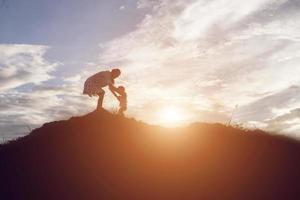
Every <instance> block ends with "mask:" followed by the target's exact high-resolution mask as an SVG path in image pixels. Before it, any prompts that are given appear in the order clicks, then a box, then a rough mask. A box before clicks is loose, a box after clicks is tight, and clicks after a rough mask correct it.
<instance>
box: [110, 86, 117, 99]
mask: <svg viewBox="0 0 300 200" xmlns="http://www.w3.org/2000/svg"><path fill="white" fill-rule="evenodd" d="M109 90H110V91H111V93H112V94H113V95H114V96H115V97H116V98H117V99H119V96H118V95H117V94H116V87H114V86H113V85H109Z"/></svg>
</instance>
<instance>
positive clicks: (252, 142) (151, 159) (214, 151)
mask: <svg viewBox="0 0 300 200" xmlns="http://www.w3.org/2000/svg"><path fill="white" fill-rule="evenodd" d="M0 199H43V200H47V199H65V200H66V199H72V200H76V199H89V200H90V199H130V200H133V199H149V200H156V199H162V200H167V199H183V200H188V199H212V200H219V199H220V200H224V199H225V200H226V199H230V200H234V199H241V200H242V199H243V200H245V199H249V200H250V199H251V200H258V199H263V200H267V199H300V144H299V142H297V141H294V140H292V139H289V138H286V137H283V136H275V135H270V134H268V133H264V132H262V131H244V130H240V129H236V128H232V127H226V126H223V125H220V124H200V123H199V124H193V125H191V126H189V127H186V128H181V129H165V128H161V127H156V126H150V125H147V124H145V123H142V122H137V121H135V120H133V119H127V118H122V117H119V116H116V115H112V114H110V113H108V112H106V111H101V112H92V113H89V114H87V115H85V116H82V117H73V118H71V119H69V120H66V121H57V122H51V123H48V124H45V125H43V126H42V127H41V128H39V129H36V130H34V131H32V132H31V134H29V135H28V136H25V137H23V138H20V139H18V140H16V141H13V142H10V143H8V144H5V145H1V146H0Z"/></svg>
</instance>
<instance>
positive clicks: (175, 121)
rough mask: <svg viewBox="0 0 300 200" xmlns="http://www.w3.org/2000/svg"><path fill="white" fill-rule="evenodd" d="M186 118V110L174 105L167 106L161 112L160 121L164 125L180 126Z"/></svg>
mask: <svg viewBox="0 0 300 200" xmlns="http://www.w3.org/2000/svg"><path fill="white" fill-rule="evenodd" d="M184 119H185V117H184V112H183V111H182V110H180V109H179V108H177V107H174V106H169V107H165V108H163V109H162V110H161V112H160V123H161V124H162V125H164V126H180V125H182V124H183V122H184Z"/></svg>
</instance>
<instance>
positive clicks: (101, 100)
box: [97, 90, 105, 110]
mask: <svg viewBox="0 0 300 200" xmlns="http://www.w3.org/2000/svg"><path fill="white" fill-rule="evenodd" d="M104 94H105V91H104V90H102V91H101V92H100V93H98V94H97V95H98V96H99V98H98V105H97V110H101V109H102V104H103V99H104Z"/></svg>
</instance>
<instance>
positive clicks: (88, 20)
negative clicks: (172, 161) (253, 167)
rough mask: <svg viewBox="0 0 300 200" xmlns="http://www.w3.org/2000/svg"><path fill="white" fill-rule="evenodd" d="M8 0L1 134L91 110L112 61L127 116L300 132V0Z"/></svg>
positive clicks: (1, 53) (2, 24)
mask: <svg viewBox="0 0 300 200" xmlns="http://www.w3.org/2000/svg"><path fill="white" fill-rule="evenodd" d="M0 2H1V4H0V134H1V137H2V140H9V139H14V138H16V137H20V136H22V135H25V134H28V133H29V132H30V130H32V129H33V128H37V127H39V126H41V125H42V124H44V123H46V122H51V121H54V120H62V119H68V118H70V117H72V116H78V115H84V114H86V113H88V112H91V111H93V110H94V109H95V107H96V102H97V98H90V97H88V96H84V95H82V90H83V84H84V81H85V80H86V78H88V77H89V76H91V75H92V74H94V73H96V72H98V71H103V70H110V69H112V68H114V67H118V68H120V69H121V70H122V75H121V77H120V78H119V79H118V80H117V81H116V85H124V86H125V87H126V90H127V93H128V111H127V112H126V115H127V116H129V117H134V118H136V119H138V120H142V121H145V122H147V123H150V124H162V125H163V124H164V123H163V122H164V118H163V117H162V115H165V114H164V113H166V112H167V113H169V116H172V115H177V121H176V122H177V123H178V124H189V123H192V122H210V123H213V122H220V123H228V122H230V123H231V124H233V125H237V126H244V127H247V128H261V129H263V130H267V131H270V132H273V133H274V134H284V135H288V136H291V137H295V138H300V76H299V74H300V12H299V11H300V1H298V0H252V1H242V0H123V1H121V0H109V1H108V0H106V1H104V0H86V1H81V0H51V1H50V0H43V1H40V0H29V1H17V0H4V1H0ZM104 106H105V107H106V108H107V109H109V110H116V109H117V106H118V102H117V100H116V99H114V98H113V97H112V95H111V94H109V92H107V93H106V97H105V100H104ZM165 110H167V111H166V112H165ZM169 111H170V112H169ZM170 113H171V114H170ZM0 139H1V138H0Z"/></svg>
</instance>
